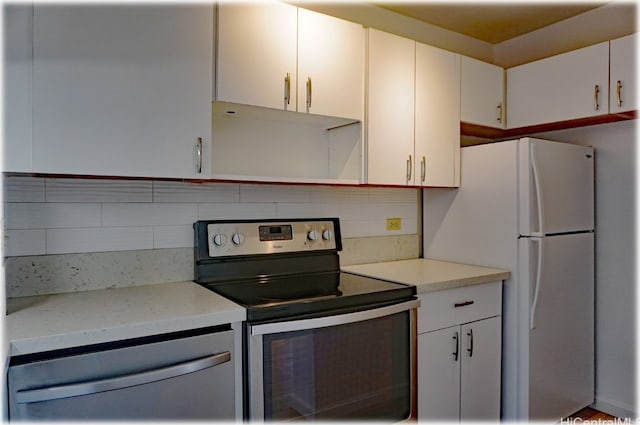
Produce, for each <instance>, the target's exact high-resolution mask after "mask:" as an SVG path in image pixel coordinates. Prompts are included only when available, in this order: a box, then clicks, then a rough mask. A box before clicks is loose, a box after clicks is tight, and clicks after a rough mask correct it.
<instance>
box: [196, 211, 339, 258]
mask: <svg viewBox="0 0 640 425" xmlns="http://www.w3.org/2000/svg"><path fill="white" fill-rule="evenodd" d="M339 237H340V233H339V230H338V232H336V228H335V223H334V221H333V220H312V221H265V222H252V223H248V222H215V223H210V224H207V242H208V246H209V257H214V258H215V257H224V256H231V255H254V254H275V253H285V252H298V251H320V250H328V249H336V247H338V246H340V242H339V241H338V242H336V238H339Z"/></svg>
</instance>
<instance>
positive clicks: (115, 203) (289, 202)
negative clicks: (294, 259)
mask: <svg viewBox="0 0 640 425" xmlns="http://www.w3.org/2000/svg"><path fill="white" fill-rule="evenodd" d="M3 184H4V186H3V187H4V213H5V222H4V229H3V230H4V249H5V251H4V255H5V256H9V257H11V256H28V255H43V254H66V253H90V252H105V251H127V250H145V249H160V248H163V249H164V248H188V247H191V246H193V229H192V224H193V222H194V221H196V220H216V219H218V220H223V219H262V218H265V219H267V218H297V217H301V218H311V217H339V218H340V220H341V227H342V233H343V237H378V236H400V235H410V234H417V233H418V229H417V225H418V224H417V223H418V219H417V217H418V197H417V189H407V188H376V187H334V186H318V185H284V184H283V185H278V184H276V185H274V184H240V183H218V182H204V183H191V182H173V181H150V180H126V179H113V180H110V179H82V178H78V179H74V178H64V179H61V178H40V177H22V176H18V177H16V176H9V177H5V178H4V180H3ZM391 217H400V218H401V219H402V229H401V230H399V231H387V230H386V219H387V218H391Z"/></svg>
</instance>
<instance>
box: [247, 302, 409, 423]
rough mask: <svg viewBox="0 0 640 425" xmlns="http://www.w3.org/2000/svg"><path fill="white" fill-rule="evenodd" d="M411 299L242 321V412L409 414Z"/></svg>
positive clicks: (256, 415) (323, 416)
mask: <svg viewBox="0 0 640 425" xmlns="http://www.w3.org/2000/svg"><path fill="white" fill-rule="evenodd" d="M419 305H420V302H419V301H418V300H411V301H406V302H402V303H399V304H393V305H390V306H385V307H381V308H375V309H371V310H364V311H357V312H354V313H347V314H341V315H333V316H327V317H320V318H313V319H303V320H292V321H286V322H277V323H267V324H258V325H248V328H247V334H248V350H249V353H248V361H249V365H248V370H249V371H250V373H249V376H248V380H249V382H248V383H247V384H248V390H249V405H248V407H249V412H248V413H249V415H248V417H249V418H250V419H254V420H277V421H280V420H290V419H300V418H305V419H315V420H335V419H338V420H345V419H350V420H385V421H386V420H391V421H401V420H405V419H410V418H415V417H416V415H415V413H416V379H415V376H416V373H415V372H416V370H415V368H416V354H417V349H416V337H417V330H416V314H417V308H418V306H419Z"/></svg>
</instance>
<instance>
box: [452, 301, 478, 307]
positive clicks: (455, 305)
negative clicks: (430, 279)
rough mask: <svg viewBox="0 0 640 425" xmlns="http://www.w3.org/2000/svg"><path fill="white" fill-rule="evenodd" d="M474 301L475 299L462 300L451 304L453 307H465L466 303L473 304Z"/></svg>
mask: <svg viewBox="0 0 640 425" xmlns="http://www.w3.org/2000/svg"><path fill="white" fill-rule="evenodd" d="M474 302H475V301H462V302H459V303H455V304H454V305H453V307H454V308H460V307H466V306H468V305H471V304H473V303H474Z"/></svg>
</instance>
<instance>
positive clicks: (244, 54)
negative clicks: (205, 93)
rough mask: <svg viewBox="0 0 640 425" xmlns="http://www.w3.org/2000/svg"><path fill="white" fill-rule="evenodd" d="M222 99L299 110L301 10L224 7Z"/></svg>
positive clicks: (219, 80)
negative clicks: (298, 79)
mask: <svg viewBox="0 0 640 425" xmlns="http://www.w3.org/2000/svg"><path fill="white" fill-rule="evenodd" d="M217 28H218V38H217V42H218V44H217V50H218V55H217V69H216V76H217V85H216V100H221V101H226V102H234V103H242V104H247V105H254V106H263V107H267V108H275V109H285V110H291V111H295V110H296V86H297V80H296V75H297V74H296V68H297V66H296V60H297V49H296V46H297V8H296V7H295V6H291V5H288V4H284V3H279V2H257V3H243V2H238V3H236V2H221V3H220V4H219V5H218V23H217Z"/></svg>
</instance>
